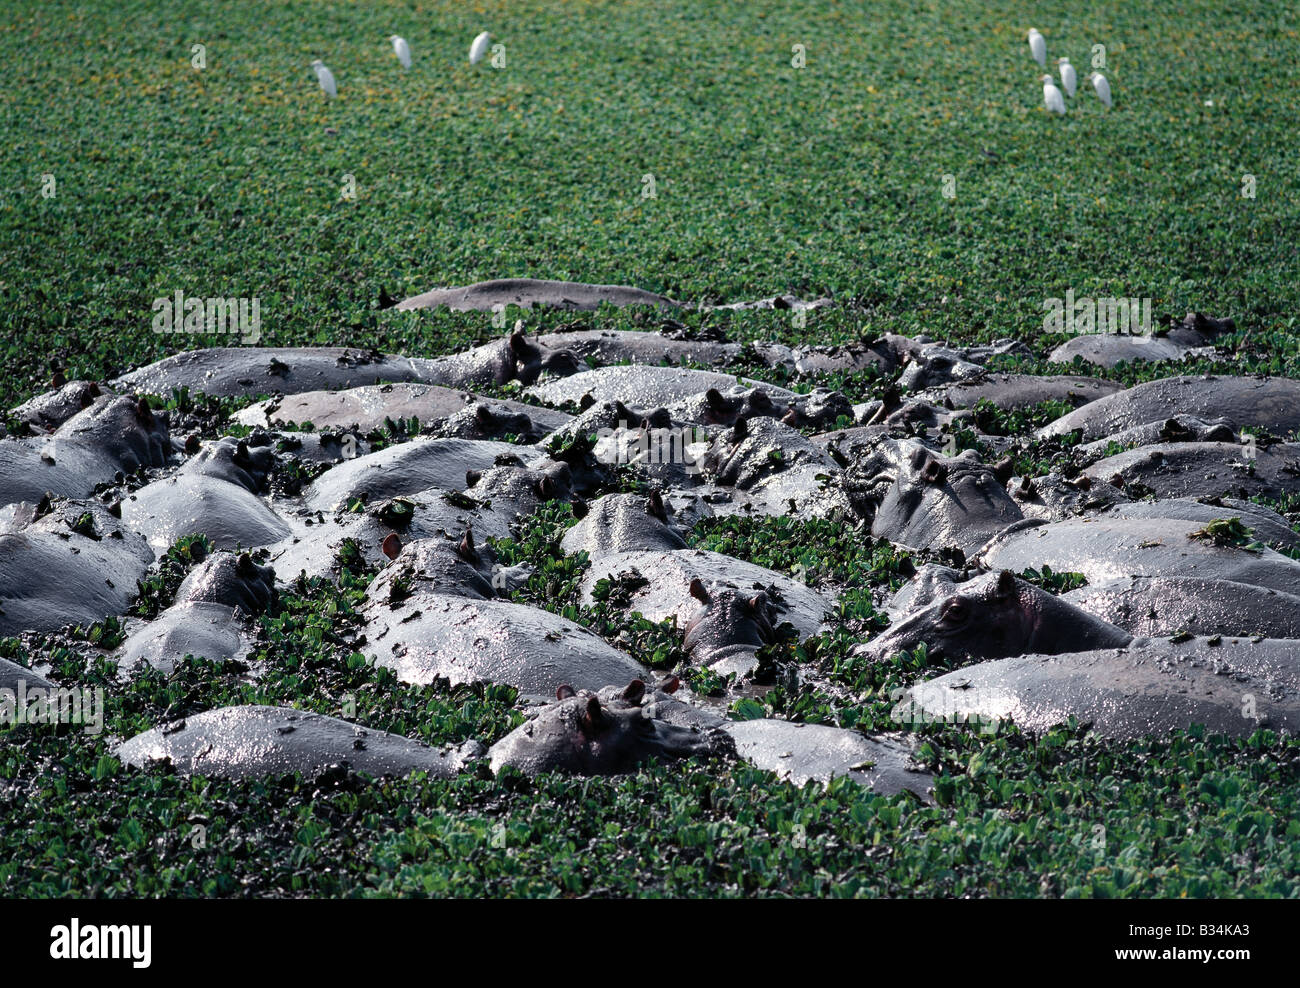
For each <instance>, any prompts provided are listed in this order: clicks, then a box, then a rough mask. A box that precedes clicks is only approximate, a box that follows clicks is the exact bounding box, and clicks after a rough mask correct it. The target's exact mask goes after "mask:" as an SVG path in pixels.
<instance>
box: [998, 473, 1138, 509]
mask: <svg viewBox="0 0 1300 988" xmlns="http://www.w3.org/2000/svg"><path fill="white" fill-rule="evenodd" d="M997 470H998V467H997V465H996V464H995V465H994V472H995V473H997ZM1007 493H1008V494H1010V495H1011V499H1012V500H1013V501H1015V502H1016V506H1017V507H1018V508H1019V509H1020V511H1021V513H1022V514H1023V515H1024V516H1025V517H1026V518H1041V519H1042V520H1044V521H1060V520H1062V519H1063V518H1073V517H1076V516H1078V515H1090V514H1096V513H1097V512H1099V511H1104V510H1106V509H1107V508H1111V507H1114V506H1115V505H1123V506H1127V505H1128V504H1130V503H1131V502H1132V500H1133V499H1132V498H1131V497H1129V496H1128V495H1127V494H1126V493H1125V492H1124V491H1123V490H1121V489H1120V488H1118V487H1115V486H1114V485H1112V484H1108V483H1106V481H1104V480H1094V479H1093V478H1092V477H1089V476H1087V475H1081V476H1078V477H1074V478H1071V479H1069V480H1067V479H1065V478H1064V477H1061V476H1058V475H1057V474H1046V475H1044V476H1041V477H1033V478H1030V477H1012V478H1011V479H1010V480H1009V481H1008V482H1007Z"/></svg>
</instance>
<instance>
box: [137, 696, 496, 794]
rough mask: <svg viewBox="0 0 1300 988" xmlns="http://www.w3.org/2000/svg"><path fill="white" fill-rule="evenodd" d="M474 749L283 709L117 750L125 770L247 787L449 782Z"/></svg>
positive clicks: (165, 729) (217, 720) (256, 711)
mask: <svg viewBox="0 0 1300 988" xmlns="http://www.w3.org/2000/svg"><path fill="white" fill-rule="evenodd" d="M473 753H474V752H473V750H472V749H467V750H456V749H452V750H450V751H439V750H437V749H435V748H431V747H429V746H428V745H426V744H424V743H423V742H421V741H413V740H411V739H410V738H404V737H402V736H400V735H397V734H388V733H387V732H385V731H376V730H373V729H371V728H366V727H362V726H361V725H359V724H352V723H349V722H348V721H345V720H338V719H336V718H334V717H326V716H323V715H321V714H315V713H309V712H307V711H304V710H293V709H291V708H288V707H261V706H244V707H222V708H220V709H218V710H208V711H205V712H204V713H200V714H194V715H193V716H190V717H186V718H185V719H183V720H179V721H174V722H173V723H170V724H164V725H162V726H161V727H157V728H155V729H153V730H151V731H146V732H145V733H143V734H137V735H136V736H135V737H133V738H131V739H130V740H129V741H127V742H125V743H123V744H122V745H120V746H119V747H118V748H117V751H116V755H117V757H118V758H119V759H121V760H122V762H123V763H124V764H126V765H130V766H133V767H135V768H149V767H150V766H152V765H155V764H158V763H160V762H162V763H169V764H170V765H171V767H172V768H173V769H174V770H175V771H177V772H179V773H181V774H183V775H206V776H213V777H218V778H227V779H252V778H260V777H262V776H267V775H280V774H290V773H294V772H301V773H302V774H303V775H305V776H315V775H320V774H322V773H323V772H325V771H326V770H329V769H333V768H335V767H346V768H349V769H352V770H354V771H357V772H364V773H366V774H367V775H372V776H376V777H380V776H404V775H409V774H410V773H411V772H426V773H428V775H429V776H430V777H431V778H439V779H445V778H450V777H452V776H454V775H455V774H456V773H457V772H459V771H460V769H461V768H462V767H463V766H464V764H465V762H466V760H467V759H466V757H465V756H466V754H473Z"/></svg>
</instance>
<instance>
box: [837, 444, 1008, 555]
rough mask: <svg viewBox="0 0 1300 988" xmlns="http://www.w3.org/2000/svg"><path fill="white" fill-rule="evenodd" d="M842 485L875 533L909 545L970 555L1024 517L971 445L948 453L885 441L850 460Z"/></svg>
mask: <svg viewBox="0 0 1300 988" xmlns="http://www.w3.org/2000/svg"><path fill="white" fill-rule="evenodd" d="M845 485H846V487H847V488H848V489H849V491H850V496H851V497H852V499H853V504H854V507H855V508H856V509H857V510H858V511H859V512H860V513H862V514H863V515H865V516H867V517H870V518H872V519H873V520H872V525H871V533H872V534H873V535H875V536H876V537H877V538H886V539H889V540H890V541H891V542H896V543H898V544H899V545H903V546H907V547H909V548H913V549H935V550H938V549H943V548H948V547H956V548H957V549H960V550H961V551H962V552H963V553H966V554H970V553H972V552H974V551H975V550H977V549H978V548H980V546H982V545H983V544H984V543H985V542H986V541H987V540H988V539H989V538H991V537H992V536H993V535H995V534H997V533H998V532H1001V531H1002V530H1003V529H1005V528H1006V527H1007V526H1009V525H1012V524H1014V523H1015V522H1018V521H1021V520H1022V518H1023V516H1022V514H1021V511H1020V508H1019V507H1018V506H1017V505H1016V503H1015V501H1014V500H1012V498H1011V496H1010V495H1009V494H1007V491H1006V488H1004V487H1003V486H1002V483H1001V482H1000V481H999V479H998V477H997V475H996V473H995V472H994V468H992V467H988V466H985V465H984V464H982V463H980V461H979V459H978V458H977V457H976V456H975V454H974V452H973V451H969V450H968V451H967V452H966V453H963V454H962V455H961V456H957V457H946V456H943V455H941V454H938V453H934V452H932V451H931V450H929V449H927V448H925V447H924V446H922V445H920V444H919V443H916V442H897V441H894V440H885V441H883V442H881V443H880V444H879V445H878V446H877V448H876V451H875V452H874V453H873V454H872V455H870V456H867V457H864V458H862V459H861V460H859V462H858V463H856V464H854V466H853V470H852V475H851V477H849V478H848V479H846V481H845ZM1012 568H1014V567H1012ZM1017 572H1018V570H1017Z"/></svg>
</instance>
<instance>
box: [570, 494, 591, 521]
mask: <svg viewBox="0 0 1300 988" xmlns="http://www.w3.org/2000/svg"><path fill="white" fill-rule="evenodd" d="M569 510H570V511H572V512H573V517H574V518H577V519H578V520H579V521H581V520H582V519H583V518H586V517H587V512H588V511H590V510H591V509H590V508H589V507H588V506H587V502H586V501H584V500H583V499H582V498H580V497H575V498H574V499H573V500H572V501H571V502H569Z"/></svg>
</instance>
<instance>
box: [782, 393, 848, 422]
mask: <svg viewBox="0 0 1300 988" xmlns="http://www.w3.org/2000/svg"><path fill="white" fill-rule="evenodd" d="M840 419H848V420H849V421H850V422H852V421H853V405H852V403H851V402H850V401H849V399H848V398H846V397H845V396H844V394H843V393H842V392H839V391H832V390H830V389H829V388H814V389H813V390H812V391H811V392H809V393H808V394H806V395H798V396H797V397H795V398H792V399H791V400H790V405H789V407H788V408H787V409H786V412H785V414H784V415H782V416H781V421H782V422H784V423H785V424H786V425H792V426H794V427H795V428H796V429H802V428H812V429H829V428H833V427H834V426H835V424H836V423H837V422H839V421H840Z"/></svg>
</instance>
